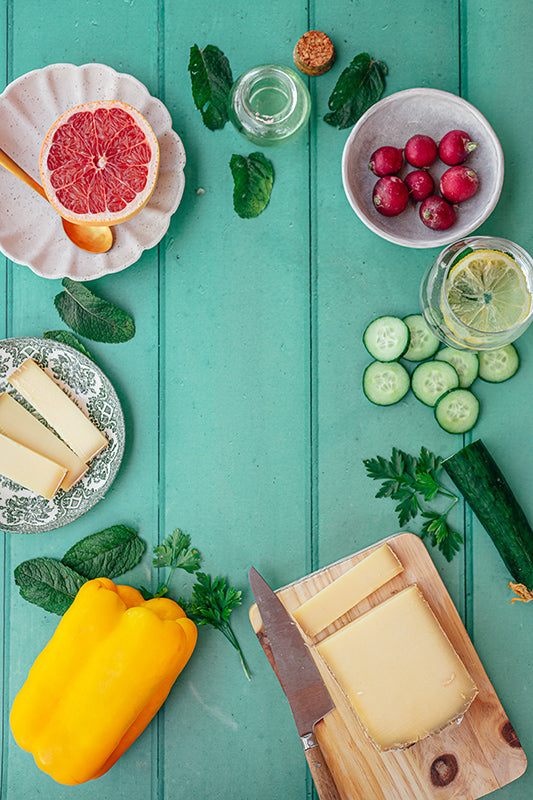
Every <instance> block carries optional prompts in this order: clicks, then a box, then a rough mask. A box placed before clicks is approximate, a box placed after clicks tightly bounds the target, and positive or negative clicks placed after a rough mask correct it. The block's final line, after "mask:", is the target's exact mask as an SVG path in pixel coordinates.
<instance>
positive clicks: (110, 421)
mask: <svg viewBox="0 0 533 800" xmlns="http://www.w3.org/2000/svg"><path fill="white" fill-rule="evenodd" d="M26 358H33V359H34V360H35V361H36V362H37V363H38V364H39V365H40V366H41V367H43V369H45V370H46V372H48V374H49V375H50V376H51V377H53V378H54V380H55V381H56V382H57V383H58V384H59V386H61V388H62V389H64V391H66V392H67V394H68V395H69V396H70V397H71V398H73V399H75V400H76V402H77V404H78V405H79V406H80V408H81V409H82V410H83V411H84V412H85V413H86V414H87V416H88V417H89V418H90V419H91V421H92V422H93V423H94V424H95V425H96V426H97V427H98V428H100V430H102V431H103V432H104V433H105V435H106V436H107V439H108V441H109V445H108V447H106V448H105V449H104V450H102V452H101V453H99V454H98V455H97V456H96V457H95V458H94V459H93V461H92V462H91V465H90V467H89V469H88V470H87V472H86V473H85V475H84V476H83V478H82V479H81V480H80V481H78V483H77V484H76V485H75V486H73V487H72V489H70V490H69V491H68V492H64V491H63V490H62V489H59V490H58V492H57V493H56V495H55V497H54V498H53V499H52V500H46V499H45V498H44V497H39V496H38V495H36V494H35V493H34V492H30V491H29V490H28V489H24V488H23V487H21V486H19V485H18V484H16V483H13V482H12V481H10V480H8V479H7V478H4V477H3V476H0V529H1V530H3V531H8V532H10V533H40V532H42V531H51V530H55V529H56V528H60V527H61V526H62V525H67V523H69V522H73V520H75V519H77V518H78V517H81V515H82V514H85V512H86V511H88V510H89V509H90V508H92V507H93V506H94V505H95V503H97V502H98V501H99V500H100V499H101V498H102V497H103V496H104V494H105V493H106V491H107V490H108V489H109V487H110V486H111V484H112V483H113V481H114V479H115V476H116V474H117V472H118V468H119V466H120V462H121V460H122V454H123V452H124V438H125V434H124V416H123V414H122V409H121V407H120V402H119V399H118V397H117V395H116V392H115V390H114V389H113V387H112V385H111V384H110V382H109V380H108V379H107V378H106V376H105V375H104V374H103V372H102V371H101V370H100V369H99V368H98V367H97V366H96V364H94V363H93V362H92V361H91V360H90V359H89V358H87V357H86V356H84V355H83V354H82V353H79V352H78V351H77V350H74V349H73V348H72V347H68V346H66V345H63V344H59V343H58V342H54V341H52V340H50V339H30V338H25V339H4V340H1V341H0V391H2V392H4V391H7V392H9V393H10V394H13V395H14V396H15V397H16V399H17V400H19V401H21V402H23V404H24V405H25V406H26V407H27V408H28V409H30V410H31V411H33V409H31V406H29V405H28V404H27V403H26V402H25V401H24V400H23V398H22V397H21V396H20V395H18V394H17V392H15V390H14V389H13V387H12V386H11V385H10V384H9V383H8V382H7V376H8V375H10V374H11V372H13V370H14V369H16V368H17V367H18V366H19V365H20V364H22V362H23V361H24V360H25V359H26ZM33 413H35V412H33ZM41 421H42V419H41Z"/></svg>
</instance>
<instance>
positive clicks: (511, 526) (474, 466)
mask: <svg viewBox="0 0 533 800" xmlns="http://www.w3.org/2000/svg"><path fill="white" fill-rule="evenodd" d="M442 465H443V467H444V469H445V470H446V472H447V473H448V475H449V476H450V478H451V479H452V481H453V482H454V483H455V485H456V486H457V488H458V489H459V491H460V492H461V494H462V495H463V497H464V498H465V500H466V501H467V503H468V505H469V506H470V507H471V509H472V511H473V512H474V514H475V515H476V517H477V518H478V519H479V521H480V522H481V524H482V525H483V527H484V528H485V530H486V531H487V533H488V534H489V536H490V538H491V539H492V541H493V542H494V544H495V545H496V548H497V549H498V552H499V554H500V556H501V558H502V560H503V562H504V564H505V565H506V567H507V569H508V570H509V572H510V573H511V576H512V578H513V580H514V581H515V582H516V583H522V584H524V586H526V588H527V589H529V590H530V591H533V530H532V529H531V526H530V524H529V522H528V520H527V519H526V516H525V514H524V512H523V510H522V508H521V506H520V505H519V504H518V501H517V500H516V498H515V496H514V494H513V492H512V490H511V487H510V486H509V484H508V483H507V481H506V479H505V478H504V476H503V474H502V472H501V470H500V468H499V467H498V465H497V464H496V462H495V461H494V459H493V457H492V456H491V454H490V453H489V451H488V450H487V448H486V447H485V445H484V444H483V442H482V441H481V439H477V440H476V441H475V442H472V444H468V445H466V447H463V449H462V450H459V451H458V452H457V453H455V455H453V456H450V457H449V458H447V459H445V460H444V461H443V462H442Z"/></svg>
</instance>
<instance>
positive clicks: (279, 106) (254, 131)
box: [229, 64, 311, 147]
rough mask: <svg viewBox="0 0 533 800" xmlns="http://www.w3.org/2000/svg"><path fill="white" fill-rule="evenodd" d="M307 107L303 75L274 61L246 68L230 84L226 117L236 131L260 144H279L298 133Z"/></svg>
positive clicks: (309, 104)
mask: <svg viewBox="0 0 533 800" xmlns="http://www.w3.org/2000/svg"><path fill="white" fill-rule="evenodd" d="M310 110H311V99H310V97H309V91H308V89H307V86H306V85H305V83H304V81H303V80H302V78H300V76H299V75H297V74H296V72H294V70H292V69H290V68H289V67H283V66H278V65H276V64H263V65H261V66H258V67H253V68H252V69H249V70H247V72H245V73H243V75H241V76H240V78H238V79H237V80H236V81H235V83H234V84H233V87H232V89H231V93H230V98H229V118H230V120H231V122H232V123H233V125H234V126H235V128H236V129H237V131H238V132H239V133H240V134H241V135H242V136H244V137H245V138H246V139H248V140H249V141H250V142H253V143H254V144H257V145H260V146H263V147H264V146H269V145H279V144H282V143H283V142H286V141H288V140H289V139H292V138H293V136H296V135H297V134H298V133H300V132H301V130H302V129H303V128H304V126H305V125H306V124H307V120H308V119H309V113H310Z"/></svg>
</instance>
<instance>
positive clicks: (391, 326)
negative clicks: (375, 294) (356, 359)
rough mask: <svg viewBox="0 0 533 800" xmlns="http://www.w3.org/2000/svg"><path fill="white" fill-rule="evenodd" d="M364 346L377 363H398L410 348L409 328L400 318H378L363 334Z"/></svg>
mask: <svg viewBox="0 0 533 800" xmlns="http://www.w3.org/2000/svg"><path fill="white" fill-rule="evenodd" d="M363 344H364V346H365V347H366V349H367V350H368V352H369V353H370V355H371V356H372V358H375V359H376V360H377V361H396V360H397V359H398V358H400V356H402V355H403V354H404V353H405V351H406V350H407V348H408V346H409V328H408V327H407V325H406V324H405V322H404V321H403V320H402V319H400V318H399V317H378V318H377V319H375V320H373V321H372V322H371V323H370V325H368V326H367V328H366V330H365V332H364V333H363Z"/></svg>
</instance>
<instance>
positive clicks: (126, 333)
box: [54, 278, 135, 343]
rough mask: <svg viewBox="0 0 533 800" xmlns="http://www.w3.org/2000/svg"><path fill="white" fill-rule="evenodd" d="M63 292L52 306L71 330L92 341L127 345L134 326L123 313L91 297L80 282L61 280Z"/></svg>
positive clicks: (110, 304)
mask: <svg viewBox="0 0 533 800" xmlns="http://www.w3.org/2000/svg"><path fill="white" fill-rule="evenodd" d="M62 286H63V287H64V288H65V291H64V292H60V293H59V294H58V295H56V297H55V300H54V303H55V307H56V309H57V313H58V314H59V316H60V317H61V319H62V320H63V322H64V323H65V324H66V325H68V326H69V328H72V330H73V331H75V332H76V333H78V334H79V335H80V336H85V337H86V338H87V339H93V340H94V341H96V342H115V343H117V342H127V341H128V340H129V339H131V338H132V337H133V336H134V335H135V323H134V321H133V318H132V317H131V316H130V314H128V313H127V312H126V311H123V310H122V309H121V308H118V307H117V306H115V305H113V303H109V302H108V301H107V300H103V299H102V298H101V297H98V296H97V295H95V294H94V293H93V292H92V291H91V290H90V289H88V288H87V287H86V286H85V285H84V284H83V283H78V282H77V281H73V280H71V279H70V278H63V280H62Z"/></svg>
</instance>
